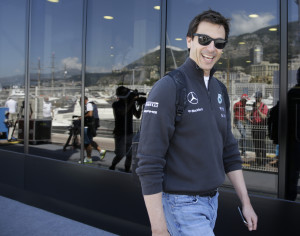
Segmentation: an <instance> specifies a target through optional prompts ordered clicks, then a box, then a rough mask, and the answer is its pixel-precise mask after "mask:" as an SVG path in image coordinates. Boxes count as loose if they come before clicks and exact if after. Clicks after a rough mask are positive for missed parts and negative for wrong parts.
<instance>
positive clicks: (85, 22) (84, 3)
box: [80, 0, 87, 163]
mask: <svg viewBox="0 0 300 236" xmlns="http://www.w3.org/2000/svg"><path fill="white" fill-rule="evenodd" d="M86 27H87V0H83V24H82V52H81V55H82V67H81V83H82V84H81V117H82V119H81V127H80V134H81V136H80V150H81V151H80V160H81V162H82V163H83V161H84V96H85V66H86V31H87V29H86Z"/></svg>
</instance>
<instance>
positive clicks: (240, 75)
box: [214, 71, 251, 84]
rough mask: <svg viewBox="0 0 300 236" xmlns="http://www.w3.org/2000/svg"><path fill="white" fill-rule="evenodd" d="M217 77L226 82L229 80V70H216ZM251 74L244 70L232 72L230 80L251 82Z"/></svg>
mask: <svg viewBox="0 0 300 236" xmlns="http://www.w3.org/2000/svg"><path fill="white" fill-rule="evenodd" d="M214 76H215V77H216V78H218V79H219V80H221V81H222V82H223V83H224V84H226V82H227V72H226V71H216V73H215V74H214ZM250 79H251V75H248V74H246V73H244V72H242V71H237V72H230V74H229V81H232V82H233V81H234V82H236V83H249V82H250Z"/></svg>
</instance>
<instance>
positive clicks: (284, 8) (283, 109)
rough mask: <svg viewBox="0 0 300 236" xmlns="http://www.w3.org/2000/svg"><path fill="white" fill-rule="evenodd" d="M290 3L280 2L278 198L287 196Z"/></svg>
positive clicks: (283, 0) (284, 0)
mask: <svg viewBox="0 0 300 236" xmlns="http://www.w3.org/2000/svg"><path fill="white" fill-rule="evenodd" d="M287 29H288V1H286V0H280V65H279V68H280V82H279V84H280V90H279V100H280V102H279V122H278V124H279V130H278V131H279V135H278V137H279V167H278V198H284V196H285V188H286V184H285V180H286V155H287V144H286V143H287V105H288V104H287V91H288V67H287V66H288V64H287V63H288V61H287V57H288V39H287V35H288V32H287Z"/></svg>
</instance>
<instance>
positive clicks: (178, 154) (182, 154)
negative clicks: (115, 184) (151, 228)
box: [136, 58, 241, 195]
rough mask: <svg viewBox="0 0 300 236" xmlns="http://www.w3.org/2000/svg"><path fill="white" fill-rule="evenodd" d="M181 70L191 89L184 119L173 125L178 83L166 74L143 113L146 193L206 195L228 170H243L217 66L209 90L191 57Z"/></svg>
mask: <svg viewBox="0 0 300 236" xmlns="http://www.w3.org/2000/svg"><path fill="white" fill-rule="evenodd" d="M179 69H180V70H181V71H182V72H183V73H185V75H186V87H187V105H186V108H185V109H184V113H183V115H182V119H181V121H180V122H178V123H176V125H175V116H176V106H175V101H176V85H175V83H174V81H173V79H172V78H171V77H170V76H168V75H166V76H165V77H163V78H162V79H160V80H159V81H158V82H157V83H156V84H155V85H154V86H153V88H152V90H151V92H150V94H149V96H148V98H147V102H146V104H145V108H144V111H143V119H142V127H141V136H140V143H139V146H138V154H137V157H138V158H139V167H138V168H137V170H136V171H137V174H138V175H139V178H140V181H141V185H142V191H143V194H144V195H149V194H155V193H159V192H162V191H164V192H170V193H178V194H181V193H182V194H193V195H194V194H201V193H205V192H207V191H210V190H213V189H215V188H217V187H219V186H220V185H221V184H222V183H223V182H224V179H225V173H228V172H230V171H234V170H238V169H241V157H240V153H239V150H238V144H237V141H236V140H235V138H234V137H233V134H232V131H231V120H230V112H229V107H228V109H226V105H225V100H224V97H223V95H222V89H221V87H220V85H219V82H218V81H217V79H216V78H214V77H213V75H212V74H213V70H212V72H211V75H210V79H209V84H208V89H207V88H206V86H205V82H204V77H203V70H202V69H200V68H199V67H198V66H197V64H196V63H195V62H194V61H193V60H192V59H190V58H188V59H187V60H186V62H185V63H184V64H183V65H182V66H181V67H179ZM226 96H228V95H227V93H226ZM227 99H228V97H227Z"/></svg>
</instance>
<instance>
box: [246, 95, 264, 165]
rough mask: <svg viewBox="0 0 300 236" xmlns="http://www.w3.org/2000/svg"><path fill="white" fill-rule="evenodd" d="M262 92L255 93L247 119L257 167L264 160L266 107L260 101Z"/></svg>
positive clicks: (262, 163)
mask: <svg viewBox="0 0 300 236" xmlns="http://www.w3.org/2000/svg"><path fill="white" fill-rule="evenodd" d="M261 99H262V92H261V91H257V92H256V93H255V102H254V103H253V109H252V112H251V115H250V117H249V116H248V117H247V119H248V120H249V121H250V123H251V124H252V139H253V146H254V150H255V156H256V164H257V166H263V165H264V164H265V161H264V160H266V136H267V126H266V125H267V114H268V107H267V105H265V104H264V103H263V102H262V101H261Z"/></svg>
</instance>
